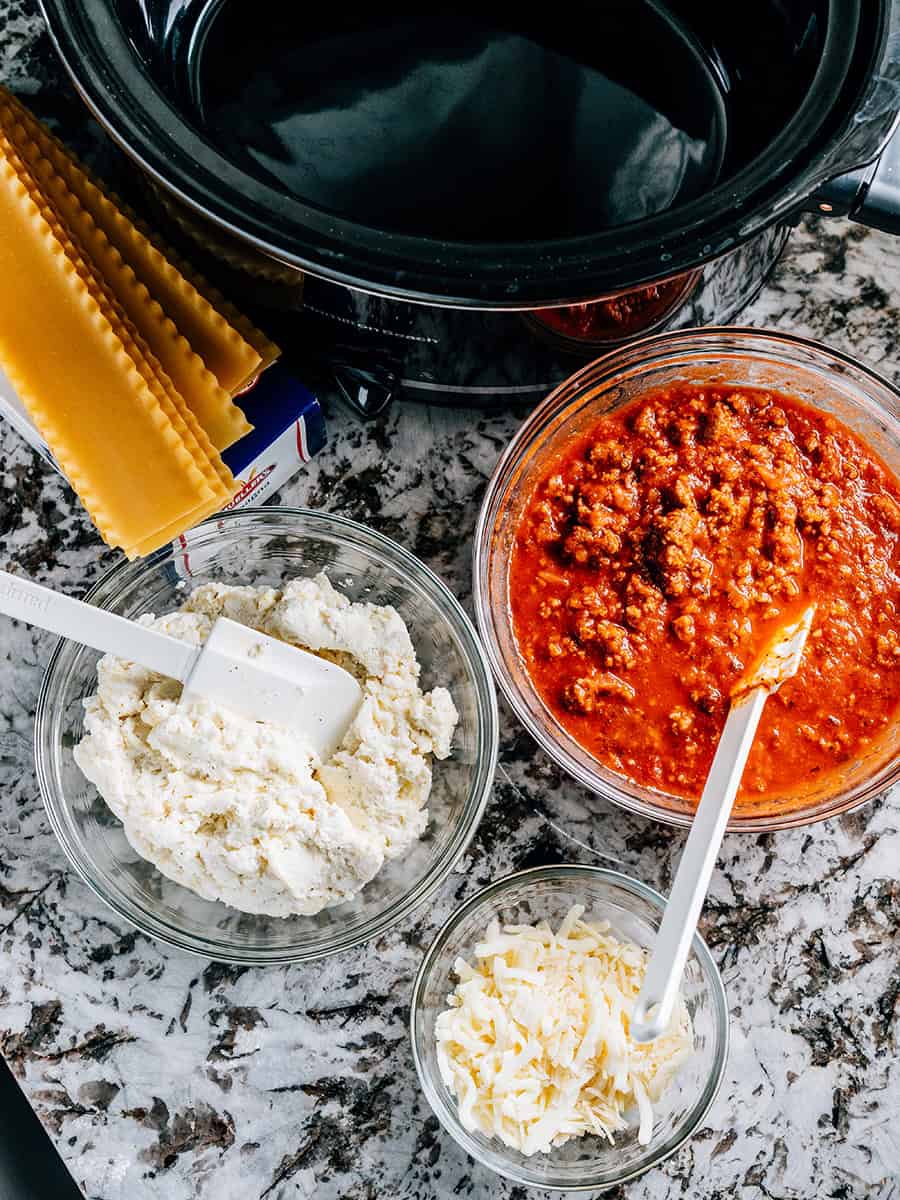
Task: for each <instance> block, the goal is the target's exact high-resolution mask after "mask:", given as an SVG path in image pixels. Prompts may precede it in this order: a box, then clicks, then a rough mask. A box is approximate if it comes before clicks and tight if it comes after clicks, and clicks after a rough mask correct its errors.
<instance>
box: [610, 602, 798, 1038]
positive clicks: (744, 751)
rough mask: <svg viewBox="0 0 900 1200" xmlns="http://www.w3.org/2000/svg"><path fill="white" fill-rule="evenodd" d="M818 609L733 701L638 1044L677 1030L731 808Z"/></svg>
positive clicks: (638, 1013) (643, 995) (779, 636)
mask: <svg viewBox="0 0 900 1200" xmlns="http://www.w3.org/2000/svg"><path fill="white" fill-rule="evenodd" d="M815 611H816V606H815V605H814V604H813V605H810V607H809V608H807V609H805V610H804V612H803V613H802V615H801V616H800V617H799V619H798V620H796V621H793V622H791V623H790V624H789V625H784V626H782V628H781V629H780V630H778V632H777V633H776V634H775V636H774V637H773V638H772V640H771V641H770V642H769V644H768V646H767V647H766V648H765V649H764V651H763V653H762V655H761V656H760V657H759V659H757V662H756V664H755V665H754V666H753V667H751V669H750V671H749V672H748V673H747V674H746V675H745V676H744V678H743V679H742V680H741V681H740V683H739V684H738V686H737V687H736V688H735V689H734V691H733V692H732V694H731V707H730V709H729V711H728V719H727V720H726V722H725V728H724V729H723V730H722V736H721V738H720V739H719V744H718V746H717V747H716V753H715V757H714V758H713V762H712V766H711V767H710V769H709V775H708V776H707V779H706V786H705V787H704V789H703V795H702V796H701V797H700V803H699V805H698V806H697V811H696V813H695V814H694V820H693V822H692V824H691V832H690V833H689V834H688V840H687V843H686V844H685V847H684V853H683V854H682V856H681V862H680V863H679V864H678V873H677V875H676V876H675V882H674V883H673V885H672V891H671V893H670V894H669V902H668V904H667V905H666V911H665V912H664V913H663V919H662V922H661V923H660V926H659V933H658V934H657V936H656V943H655V945H654V947H653V953H652V954H651V955H650V962H649V963H648V964H647V972H646V974H645V975H644V982H643V984H642V986H641V990H640V993H639V994H638V998H637V1000H636V1001H635V1005H634V1010H633V1012H632V1014H631V1024H630V1026H629V1032H630V1034H631V1037H632V1038H633V1039H634V1040H635V1041H636V1042H652V1041H653V1040H654V1038H658V1037H660V1035H661V1034H663V1033H665V1031H666V1029H668V1027H669V1022H670V1021H671V1019H672V1011H673V1009H674V1007H675V1001H676V999H677V997H678V989H679V987H680V986H681V976H682V974H683V973H684V965H685V963H686V962H687V957H688V953H689V951H690V948H691V941H692V939H693V937H694V930H695V929H696V928H697V921H698V919H699V917H700V910H701V909H702V907H703V901H704V900H705V899H706V892H707V889H708V888H709V881H710V878H711V877H712V873H713V868H714V867H715V865H716V859H717V857H718V854H719V847H720V845H721V844H722V838H723V837H724V835H725V826H726V825H727V824H728V818H729V816H730V815H731V806H732V805H733V804H734V798H735V796H736V795H737V790H738V787H739V785H740V782H741V776H742V775H743V773H744V766H745V765H746V762H747V755H748V754H749V753H750V747H751V745H752V744H753V739H754V737H755V736H756V729H757V726H758V725H759V719H760V717H761V716H762V711H763V707H764V706H765V703H766V700H768V698H769V696H771V695H772V693H773V692H777V691H778V689H779V688H780V687H781V685H782V684H783V683H784V682H785V681H786V680H788V679H790V678H791V677H792V676H793V675H796V674H797V669H798V667H799V666H800V659H801V658H802V656H803V648H804V646H805V645H806V639H807V637H808V636H809V630H810V626H811V625H812V619H813V616H814V614H815Z"/></svg>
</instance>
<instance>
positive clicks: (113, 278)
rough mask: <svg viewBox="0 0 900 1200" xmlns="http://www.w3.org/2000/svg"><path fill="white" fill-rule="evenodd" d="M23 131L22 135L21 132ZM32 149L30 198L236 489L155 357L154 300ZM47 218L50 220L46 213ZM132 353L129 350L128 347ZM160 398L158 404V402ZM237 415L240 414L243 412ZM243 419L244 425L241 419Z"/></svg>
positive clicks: (23, 166)
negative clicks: (69, 244) (86, 265)
mask: <svg viewBox="0 0 900 1200" xmlns="http://www.w3.org/2000/svg"><path fill="white" fill-rule="evenodd" d="M19 128H20V129H21V126H20V127H19ZM29 145H30V148H31V151H32V154H31V155H30V156H28V157H27V158H26V159H25V161H24V162H23V161H21V158H20V160H19V165H18V170H19V174H20V178H22V177H23V175H24V173H25V172H27V173H28V175H29V176H30V178H31V180H32V181H33V186H34V190H33V191H32V198H33V199H34V200H35V202H36V203H39V202H38V200H37V196H36V195H35V192H39V193H40V195H41V196H42V197H43V198H44V201H45V203H46V204H47V205H48V206H50V208H51V210H52V212H53V213H54V215H55V218H56V220H57V222H58V227H57V230H56V231H55V232H56V233H57V236H59V237H62V236H64V235H63V231H65V234H66V235H68V236H69V237H71V238H72V240H73V242H74V243H75V244H76V245H78V247H79V248H80V251H81V254H82V257H83V260H87V261H90V262H91V263H92V265H93V267H94V269H95V274H96V277H97V279H98V281H102V286H103V287H104V294H105V296H106V299H107V303H108V305H109V307H110V309H111V310H112V313H113V314H114V318H115V319H113V317H111V316H110V315H109V314H107V313H105V314H104V315H106V316H107V317H108V319H110V322H111V324H113V326H114V327H115V326H117V325H118V326H121V328H122V329H125V330H127V331H128V334H129V337H130V338H131V341H132V342H133V344H134V349H135V351H138V350H139V352H140V358H141V359H142V360H143V361H144V362H145V363H146V364H147V370H146V371H142V374H143V375H144V378H145V379H146V380H147V382H148V383H154V384H155V383H158V384H159V386H160V387H161V389H162V390H163V391H164V393H165V396H166V397H167V402H168V403H169V404H170V405H171V406H172V407H173V408H174V409H175V410H176V411H177V413H178V421H177V422H173V423H175V425H176V428H178V429H179V432H180V433H182V436H184V437H185V439H186V441H187V442H188V444H189V446H190V448H191V449H192V451H193V452H194V453H195V455H196V456H197V457H198V461H200V459H202V460H204V462H206V463H209V464H211V466H212V476H213V478H215V477H216V476H218V478H219V479H220V480H221V481H222V483H223V484H224V485H225V486H226V487H231V486H232V485H233V480H232V478H231V473H230V472H229V471H228V469H227V467H225V465H224V463H222V461H221V457H220V456H219V454H218V447H216V446H215V445H214V443H213V441H212V440H211V438H210V436H209V435H208V431H207V429H206V425H205V423H204V422H203V420H202V417H199V416H198V415H197V413H196V406H194V405H191V404H190V402H189V400H188V399H187V396H186V395H185V391H184V389H183V387H181V386H179V384H180V382H182V381H183V377H182V380H179V379H178V378H176V377H175V376H173V375H172V373H171V371H169V370H168V369H167V367H168V362H167V361H161V360H160V359H159V357H158V356H157V354H156V353H155V349H156V347H155V344H154V341H153V338H152V336H148V332H149V334H150V335H152V334H153V333H154V332H158V331H160V327H161V323H160V321H159V320H158V310H159V305H157V304H156V303H155V302H154V301H152V300H151V299H150V297H149V296H148V294H147V290H146V288H145V287H144V286H143V284H141V283H139V282H138V281H137V279H136V278H135V275H134V272H133V271H132V270H131V268H130V267H129V266H127V265H126V264H125V263H124V262H123V260H122V257H121V255H120V254H119V253H118V251H117V250H116V249H115V248H114V247H112V246H111V245H110V244H109V242H108V241H107V239H106V236H105V234H104V233H103V231H102V230H100V229H98V228H97V227H96V225H95V224H94V222H93V219H92V218H91V216H90V214H89V213H88V212H86V211H85V209H83V208H82V207H81V205H80V204H79V202H78V199H77V197H76V196H75V195H74V194H73V193H72V192H70V191H68V189H67V188H66V185H65V182H64V180H62V179H61V177H60V176H58V175H56V174H55V173H54V171H53V168H52V166H51V165H50V164H49V163H48V162H47V160H46V159H45V158H42V157H40V155H39V154H36V151H37V148H36V146H35V144H34V143H33V142H32V143H29ZM17 149H18V147H17ZM20 153H21V152H20ZM26 186H27V185H26ZM39 206H40V205H39ZM44 215H45V217H46V216H47V214H46V213H45V214H44ZM154 310H156V311H154ZM172 334H173V336H169V334H168V332H166V333H164V336H163V339H162V340H163V347H164V350H172V351H174V352H175V353H174V358H175V360H176V366H177V365H178V363H179V362H186V361H187V359H186V357H185V356H184V355H183V354H181V353H180V350H181V347H182V346H183V345H186V343H184V339H183V338H180V337H178V335H177V333H176V332H175V331H174V330H173V331H172ZM129 349H131V348H130V347H129ZM133 356H135V355H133ZM168 357H169V358H171V357H172V356H171V355H169V356H168ZM190 357H191V358H192V359H193V360H194V362H195V363H196V364H197V365H198V366H199V369H200V371H201V372H202V374H203V375H205V376H207V378H208V380H209V383H210V384H211V385H212V387H213V388H214V389H215V390H216V391H219V392H221V388H219V385H218V383H217V382H216V381H215V379H214V377H213V376H212V375H211V374H210V373H209V372H208V371H207V370H206V368H205V367H204V366H203V364H202V362H201V360H200V359H199V358H197V356H196V355H193V354H192V355H190ZM222 396H223V397H224V400H225V401H226V402H227V404H228V405H231V399H230V397H228V396H227V395H225V393H224V392H222ZM157 398H158V399H159V397H157ZM236 411H237V412H239V410H236ZM170 415H171V414H170ZM240 416H241V419H242V420H243V414H240ZM243 424H244V426H246V430H247V431H249V429H250V426H249V424H247V422H246V421H243Z"/></svg>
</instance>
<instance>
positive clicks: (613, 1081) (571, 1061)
mask: <svg viewBox="0 0 900 1200" xmlns="http://www.w3.org/2000/svg"><path fill="white" fill-rule="evenodd" d="M583 914H584V908H583V907H582V906H581V905H576V906H574V907H573V908H571V909H570V910H569V912H568V914H567V915H566V918H565V920H564V921H563V923H562V925H561V926H560V928H559V930H558V932H557V933H553V931H552V930H551V928H550V926H549V925H548V924H546V922H541V923H540V924H538V925H533V926H532V925H506V926H504V927H502V928H501V927H500V925H499V923H498V922H497V921H493V922H492V923H491V925H490V926H489V927H488V929H487V931H486V933H485V936H484V940H483V941H481V942H479V943H478V944H477V945H476V946H475V959H476V962H475V965H474V966H473V965H471V964H469V963H468V962H466V961H465V960H464V959H462V958H459V959H457V960H456V964H455V972H456V975H457V978H458V980H459V982H458V983H457V985H456V987H455V988H454V990H453V992H452V993H451V994H450V995H449V996H448V998H447V1002H448V1004H449V1005H450V1007H449V1008H447V1009H446V1010H445V1011H444V1012H442V1013H441V1014H440V1015H439V1016H438V1019H437V1023H436V1026H435V1034H436V1038H437V1057H438V1064H439V1068H440V1072H441V1076H442V1078H443V1080H444V1083H445V1084H446V1085H447V1087H448V1088H449V1089H450V1091H451V1092H452V1093H453V1095H454V1096H455V1097H456V1098H457V1101H458V1104H459V1117H460V1120H461V1121H462V1123H463V1125H464V1126H465V1128H466V1129H469V1130H476V1129H477V1130H480V1131H481V1132H482V1133H485V1134H487V1135H488V1136H493V1137H497V1138H499V1139H500V1140H501V1141H502V1142H504V1143H505V1144H506V1145H507V1146H511V1147H512V1148H513V1149H515V1150H519V1151H520V1152H521V1153H522V1154H527V1155H530V1154H537V1153H542V1152H543V1153H546V1152H547V1151H549V1150H550V1149H551V1148H552V1147H553V1146H561V1145H562V1144H563V1143H564V1142H567V1141H568V1140H569V1139H570V1138H573V1137H581V1136H582V1135H584V1134H596V1135H598V1136H600V1137H605V1138H606V1139H607V1140H608V1141H609V1142H610V1143H612V1142H613V1140H614V1134H616V1133H618V1132H620V1131H621V1130H623V1129H626V1128H627V1127H628V1125H629V1120H628V1119H627V1116H628V1114H629V1112H630V1111H636V1113H637V1117H638V1121H639V1125H638V1142H639V1143H640V1144H641V1145H647V1143H648V1142H649V1141H650V1138H651V1135H652V1133H653V1103H654V1102H656V1101H659V1099H660V1097H661V1096H662V1094H663V1092H664V1091H665V1090H666V1088H667V1087H668V1086H669V1084H670V1082H671V1081H672V1078H673V1077H674V1075H675V1074H676V1072H677V1071H678V1070H679V1069H680V1067H681V1066H682V1064H683V1063H684V1062H685V1060H686V1059H687V1058H688V1057H689V1056H690V1054H691V1052H692V1050H693V1030H692V1028H691V1020H690V1016H689V1014H688V1011H687V1009H686V1007H685V1006H684V1003H683V1001H680V1000H679V1003H678V1005H677V1007H676V1011H675V1014H674V1016H673V1018H672V1022H671V1024H670V1026H669V1028H668V1030H667V1031H666V1033H665V1034H664V1035H663V1036H662V1037H660V1038H657V1039H656V1040H655V1041H654V1042H649V1043H646V1044H641V1043H638V1042H633V1041H632V1040H631V1038H630V1037H629V1035H628V1027H629V1021H630V1016H631V1010H632V1007H633V1004H634V1001H635V999H636V998H637V995H638V992H639V991H640V988H641V982H642V980H643V977H644V971H645V969H646V963H647V959H646V955H645V953H644V951H643V950H642V949H641V948H640V947H639V946H635V945H633V944H632V943H630V942H620V941H618V940H617V939H616V938H615V937H614V936H613V935H612V934H611V933H610V932H609V923H608V922H606V921H604V922H601V923H599V924H596V925H592V924H588V923H587V922H585V921H583V920H582V919H581V918H582V916H583Z"/></svg>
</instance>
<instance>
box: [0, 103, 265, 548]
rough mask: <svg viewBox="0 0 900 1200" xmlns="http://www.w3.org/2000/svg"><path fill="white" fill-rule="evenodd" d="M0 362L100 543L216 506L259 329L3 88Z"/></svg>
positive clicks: (157, 536)
mask: <svg viewBox="0 0 900 1200" xmlns="http://www.w3.org/2000/svg"><path fill="white" fill-rule="evenodd" d="M0 277H2V281H3V286H2V288H0V367H2V368H3V370H4V371H5V372H6V374H7V375H8V376H9V378H10V380H11V382H12V384H13V386H14V387H15V389H16V391H17V393H18V395H19V398H20V399H21V401H22V403H23V404H24V406H25V408H26V409H27V411H28V413H29V416H30V417H31V419H32V421H33V422H34V424H35V425H36V426H37V428H38V429H39V431H40V433H41V435H42V436H43V438H44V440H45V441H46V442H47V444H48V446H49V447H50V449H51V451H52V452H53V454H54V456H55V458H56V460H57V462H58V463H59V465H60V467H61V469H62V470H63V472H64V473H65V475H66V477H67V478H68V480H69V482H70V483H71V484H72V487H73V488H74V489H75V490H76V492H77V493H78V495H79V497H80V498H81V501H82V503H83V504H84V506H85V507H86V508H87V510H88V512H89V513H90V515H91V519H92V520H93V521H94V523H95V525H96V526H97V528H98V529H99V531H100V533H101V535H102V536H103V538H104V540H105V541H106V542H107V543H108V544H109V545H111V546H120V547H121V548H122V549H123V550H124V551H125V553H126V554H127V555H128V557H129V558H133V557H136V556H138V555H141V554H147V553H149V552H150V551H151V550H154V549H156V548H157V547H159V546H161V545H164V544H165V543H166V542H167V541H170V540H171V539H172V538H173V537H176V536H177V535H178V534H179V533H182V532H184V530H186V529H189V528H190V527H191V526H192V525H194V524H196V523H197V521H199V520H202V518H203V517H206V516H209V515H210V514H211V513H213V512H217V511H218V510H219V509H220V508H222V507H223V505H225V504H227V503H228V501H229V500H230V499H231V497H232V496H233V494H234V490H235V482H234V479H233V478H232V475H231V472H230V471H229V470H228V468H227V467H226V466H225V464H224V463H223V461H222V458H221V455H220V451H222V450H225V449H227V447H228V446H230V445H231V444H232V443H233V442H235V441H237V440H238V438H240V437H242V436H243V435H244V434H245V433H248V432H249V431H250V428H251V427H250V425H249V424H248V422H247V420H246V418H245V416H244V414H243V412H242V411H241V409H240V408H239V407H238V405H237V404H235V402H234V399H233V396H234V394H235V393H236V392H238V391H240V390H241V389H242V388H243V387H245V386H246V384H247V383H248V382H249V381H251V380H252V379H253V378H254V377H255V376H256V375H257V374H258V373H259V372H260V371H261V370H262V369H263V368H264V367H266V366H268V364H269V363H270V362H272V361H273V359H274V358H276V357H277V355H278V350H277V347H275V346H273V345H272V343H271V342H269V341H268V340H267V339H266V338H265V337H264V335H263V334H261V333H260V332H259V331H258V330H257V329H255V328H254V327H253V325H252V324H251V323H250V322H249V321H248V320H247V319H246V318H244V317H242V316H241V315H240V314H239V313H237V312H236V311H235V310H234V309H232V308H231V307H230V306H229V305H228V304H226V303H225V301H224V300H223V299H222V297H221V296H219V295H218V294H217V293H216V292H215V291H213V290H212V289H211V288H210V287H209V285H208V284H207V283H206V282H205V280H203V279H201V278H199V277H197V276H196V275H191V274H190V272H189V269H188V268H186V267H185V265H184V264H183V263H180V262H179V263H177V265H176V261H175V259H174V255H173V254H172V253H171V251H170V250H169V249H168V248H167V247H165V246H164V245H163V244H162V243H161V242H160V241H159V240H158V239H157V238H156V237H155V236H154V235H153V234H152V233H150V231H149V230H147V229H146V228H144V227H143V226H141V225H140V224H139V222H138V221H137V220H136V219H135V218H134V216H133V214H132V213H130V212H129V211H128V209H127V208H126V207H125V206H124V205H122V203H121V202H120V201H119V200H118V199H117V198H116V197H115V196H111V195H108V194H106V193H104V191H103V190H101V187H100V186H99V184H98V183H97V181H96V180H95V179H93V178H92V177H91V175H90V174H89V173H88V172H87V171H86V170H85V169H84V168H83V167H82V166H81V165H80V164H79V163H78V162H76V161H75V160H74V159H73V158H72V157H71V155H70V154H69V153H68V151H67V150H66V149H65V148H64V147H63V146H62V145H61V144H60V143H59V142H58V141H57V140H56V139H55V138H54V137H53V136H52V135H51V134H50V133H49V132H48V131H47V130H46V129H45V128H44V127H43V126H42V125H41V124H39V122H37V121H36V120H35V119H34V117H33V116H32V115H31V114H30V113H29V112H28V110H27V109H25V108H23V106H22V105H21V104H20V103H19V102H18V101H17V100H16V99H15V98H14V97H13V96H11V95H10V94H9V93H8V92H5V91H3V90H2V89H0Z"/></svg>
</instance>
